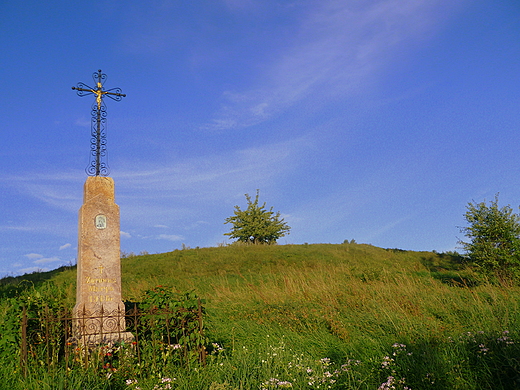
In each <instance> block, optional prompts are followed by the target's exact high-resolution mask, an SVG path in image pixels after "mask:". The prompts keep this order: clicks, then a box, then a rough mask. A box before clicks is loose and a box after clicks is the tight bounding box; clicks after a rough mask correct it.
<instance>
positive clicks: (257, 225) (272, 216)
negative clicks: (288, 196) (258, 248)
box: [224, 190, 291, 244]
mask: <svg viewBox="0 0 520 390" xmlns="http://www.w3.org/2000/svg"><path fill="white" fill-rule="evenodd" d="M258 196H259V190H257V191H256V197H255V200H254V201H252V200H251V196H249V194H246V200H247V209H245V210H242V209H241V208H240V207H239V206H235V211H234V215H232V216H231V217H228V218H226V221H225V222H224V223H230V224H231V225H232V226H233V227H232V228H231V231H230V232H228V233H224V235H226V236H230V237H231V238H236V239H237V241H236V242H241V243H245V244H276V240H278V239H279V238H281V237H284V236H285V235H287V234H289V231H290V230H291V228H290V226H289V225H288V224H287V223H286V222H285V221H284V219H283V218H281V217H280V212H277V213H275V212H274V211H273V208H272V207H271V208H270V209H269V210H267V209H266V208H265V202H264V204H262V205H261V206H260V205H259V204H258Z"/></svg>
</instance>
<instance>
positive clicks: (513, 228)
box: [460, 194, 520, 282]
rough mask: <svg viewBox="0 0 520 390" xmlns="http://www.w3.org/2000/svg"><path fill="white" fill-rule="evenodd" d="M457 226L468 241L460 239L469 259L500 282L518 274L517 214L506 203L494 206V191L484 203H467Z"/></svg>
mask: <svg viewBox="0 0 520 390" xmlns="http://www.w3.org/2000/svg"><path fill="white" fill-rule="evenodd" d="M464 218H465V219H466V221H467V222H468V224H469V226H468V227H464V228H461V231H462V232H464V233H465V235H466V237H468V238H469V239H470V241H469V242H464V241H460V243H461V244H462V246H463V248H464V249H465V250H466V253H467V255H468V257H469V260H470V262H471V263H472V264H473V265H475V266H477V267H478V268H479V269H480V270H481V271H483V273H485V274H487V275H490V276H494V277H496V278H497V279H498V280H499V281H501V282H506V281H509V280H511V279H513V278H516V277H518V276H520V217H519V216H518V215H517V214H515V213H514V212H513V209H512V208H511V207H510V206H509V205H507V206H504V207H502V208H499V207H498V194H497V195H495V200H494V201H491V202H490V205H489V206H488V205H487V204H486V203H485V202H481V203H478V204H476V203H472V202H470V203H469V204H468V206H467V211H466V213H465V214H464Z"/></svg>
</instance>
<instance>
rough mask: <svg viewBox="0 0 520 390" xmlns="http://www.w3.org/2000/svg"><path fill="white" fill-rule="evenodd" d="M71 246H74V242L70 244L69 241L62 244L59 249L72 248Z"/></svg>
mask: <svg viewBox="0 0 520 390" xmlns="http://www.w3.org/2000/svg"><path fill="white" fill-rule="evenodd" d="M71 246H72V244H69V243H67V244H63V245H62V246H60V249H59V250H60V251H62V250H64V249H67V248H70V247H71Z"/></svg>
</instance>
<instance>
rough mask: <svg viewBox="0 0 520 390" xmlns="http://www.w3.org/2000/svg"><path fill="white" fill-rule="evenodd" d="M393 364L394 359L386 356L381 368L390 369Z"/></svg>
mask: <svg viewBox="0 0 520 390" xmlns="http://www.w3.org/2000/svg"><path fill="white" fill-rule="evenodd" d="M392 362H394V359H392V358H391V357H390V356H385V357H384V358H383V362H382V363H381V368H390V365H391V364H392Z"/></svg>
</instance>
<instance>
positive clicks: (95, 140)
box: [72, 69, 126, 176]
mask: <svg viewBox="0 0 520 390" xmlns="http://www.w3.org/2000/svg"><path fill="white" fill-rule="evenodd" d="M92 78H93V79H94V82H95V83H96V88H92V87H89V86H88V85H87V84H84V83H78V84H77V85H76V86H75V87H72V89H74V90H76V91H77V94H78V96H87V95H96V101H95V102H94V104H93V105H92V111H91V114H92V120H91V132H90V135H91V138H90V163H89V165H88V166H87V168H86V169H85V171H86V172H87V175H89V176H99V175H101V176H107V175H108V173H109V169H108V164H107V162H106V157H107V138H106V137H107V134H106V121H107V109H106V106H105V103H104V101H103V98H104V97H105V96H107V97H109V98H110V99H112V100H115V101H116V102H119V101H121V99H123V98H124V97H125V96H126V95H125V94H123V93H121V88H112V89H108V90H106V91H105V90H104V89H103V84H104V83H105V81H106V80H107V75H106V74H104V73H101V69H100V70H98V71H97V72H94V73H93V74H92Z"/></svg>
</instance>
